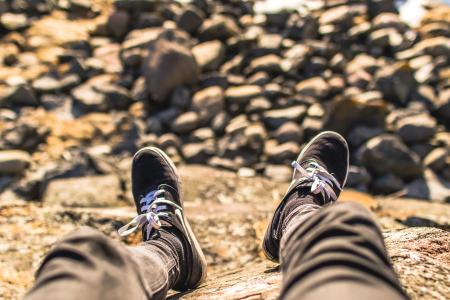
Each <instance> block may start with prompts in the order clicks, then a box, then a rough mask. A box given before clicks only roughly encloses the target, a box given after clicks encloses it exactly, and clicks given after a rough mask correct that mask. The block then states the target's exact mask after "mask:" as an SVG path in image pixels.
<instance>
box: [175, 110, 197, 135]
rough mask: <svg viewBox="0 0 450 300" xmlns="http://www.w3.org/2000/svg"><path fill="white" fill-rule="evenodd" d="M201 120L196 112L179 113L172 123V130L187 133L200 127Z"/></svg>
mask: <svg viewBox="0 0 450 300" xmlns="http://www.w3.org/2000/svg"><path fill="white" fill-rule="evenodd" d="M199 122H200V118H199V115H198V114H197V113H196V112H192V111H191V112H186V113H183V114H181V115H179V116H178V117H177V118H176V119H175V121H174V122H173V124H172V130H173V131H174V132H175V133H179V134H185V133H189V132H191V131H192V130H194V129H196V128H198V126H199V125H200V124H199Z"/></svg>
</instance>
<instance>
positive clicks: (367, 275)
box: [25, 203, 407, 300]
mask: <svg viewBox="0 0 450 300" xmlns="http://www.w3.org/2000/svg"><path fill="white" fill-rule="evenodd" d="M284 228H285V229H284V233H283V237H282V240H281V248H280V258H281V270H282V277H283V281H282V291H281V296H280V298H282V299H328V298H330V295H331V296H332V298H333V299H345V300H348V299H367V300H375V299H377V300H378V299H395V300H400V299H407V296H406V295H405V294H404V292H403V291H402V288H401V286H400V284H399V282H398V280H397V277H396V275H395V272H394V270H393V269H392V266H391V264H390V261H389V257H388V255H387V253H386V249H385V246H384V242H383V239H382V235H381V232H380V230H379V228H378V227H377V225H376V224H375V221H374V219H373V217H372V216H371V214H370V213H369V212H368V211H367V210H366V209H365V208H363V207H362V206H360V205H358V204H355V203H339V204H336V205H332V206H329V207H325V208H321V207H319V206H317V205H311V204H306V205H303V206H302V207H299V208H298V209H296V212H295V216H294V217H293V218H290V220H289V222H288V224H286V226H284ZM169 252H170V251H168V249H163V247H161V246H157V245H154V244H152V243H151V241H150V242H147V243H145V244H141V245H139V246H137V247H126V246H124V245H122V244H120V243H118V242H116V241H113V240H112V239H110V238H108V237H106V236H105V235H103V234H102V233H100V232H98V231H96V230H93V229H90V228H81V229H80V230H78V231H76V232H74V233H72V234H70V235H69V236H67V237H65V238H64V239H63V240H62V241H61V242H60V243H59V244H58V245H56V247H55V248H54V249H53V250H52V251H51V252H50V253H49V254H48V255H47V257H46V258H45V259H44V261H43V263H42V265H41V267H40V268H39V270H38V271H37V273H36V283H35V285H34V287H33V288H32V289H31V290H30V291H29V293H28V294H27V296H26V297H25V299H26V300H44V299H45V300H50V299H84V300H89V299H163V298H165V296H166V294H167V290H168V289H170V288H171V287H172V286H173V285H174V284H175V282H173V277H174V276H173V274H174V273H175V271H178V270H175V269H176V268H179V266H177V263H176V261H178V260H177V259H175V258H174V257H173V253H169Z"/></svg>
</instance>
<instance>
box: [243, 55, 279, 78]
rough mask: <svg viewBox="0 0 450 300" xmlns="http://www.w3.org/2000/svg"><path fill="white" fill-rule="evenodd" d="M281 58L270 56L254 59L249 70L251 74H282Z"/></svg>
mask: <svg viewBox="0 0 450 300" xmlns="http://www.w3.org/2000/svg"><path fill="white" fill-rule="evenodd" d="M281 63H282V62H281V58H280V57H279V56H277V55H275V54H268V55H264V56H261V57H258V58H255V59H253V60H252V61H251V62H250V65H249V66H248V68H247V72H248V73H250V74H253V73H256V72H266V73H268V74H279V73H281V72H282V68H281Z"/></svg>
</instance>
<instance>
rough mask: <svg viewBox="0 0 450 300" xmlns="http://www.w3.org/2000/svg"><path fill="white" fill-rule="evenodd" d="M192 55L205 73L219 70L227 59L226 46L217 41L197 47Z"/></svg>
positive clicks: (193, 49)
mask: <svg viewBox="0 0 450 300" xmlns="http://www.w3.org/2000/svg"><path fill="white" fill-rule="evenodd" d="M192 54H193V55H194V57H195V60H196V61H197V64H198V65H199V66H200V68H201V69H202V70H203V71H213V70H217V68H218V67H219V66H220V64H221V63H222V61H223V59H224V57H225V46H224V44H222V42H220V41H217V40H214V41H207V42H204V43H200V44H198V45H195V46H194V47H193V48H192Z"/></svg>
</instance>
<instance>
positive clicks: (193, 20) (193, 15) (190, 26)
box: [176, 6, 205, 33]
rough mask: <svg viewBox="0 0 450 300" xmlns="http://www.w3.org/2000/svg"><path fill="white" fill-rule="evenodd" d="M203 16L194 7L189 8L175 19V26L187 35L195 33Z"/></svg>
mask: <svg viewBox="0 0 450 300" xmlns="http://www.w3.org/2000/svg"><path fill="white" fill-rule="evenodd" d="M204 19H205V14H204V13H203V12H202V11H201V10H200V9H198V8H197V7H195V6H189V7H187V8H186V9H185V10H183V12H182V13H181V14H180V15H179V16H178V17H177V20H176V21H177V26H178V28H180V29H183V30H185V31H187V32H189V33H195V32H196V31H197V29H198V28H199V27H200V26H201V25H202V23H203V20H204Z"/></svg>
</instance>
